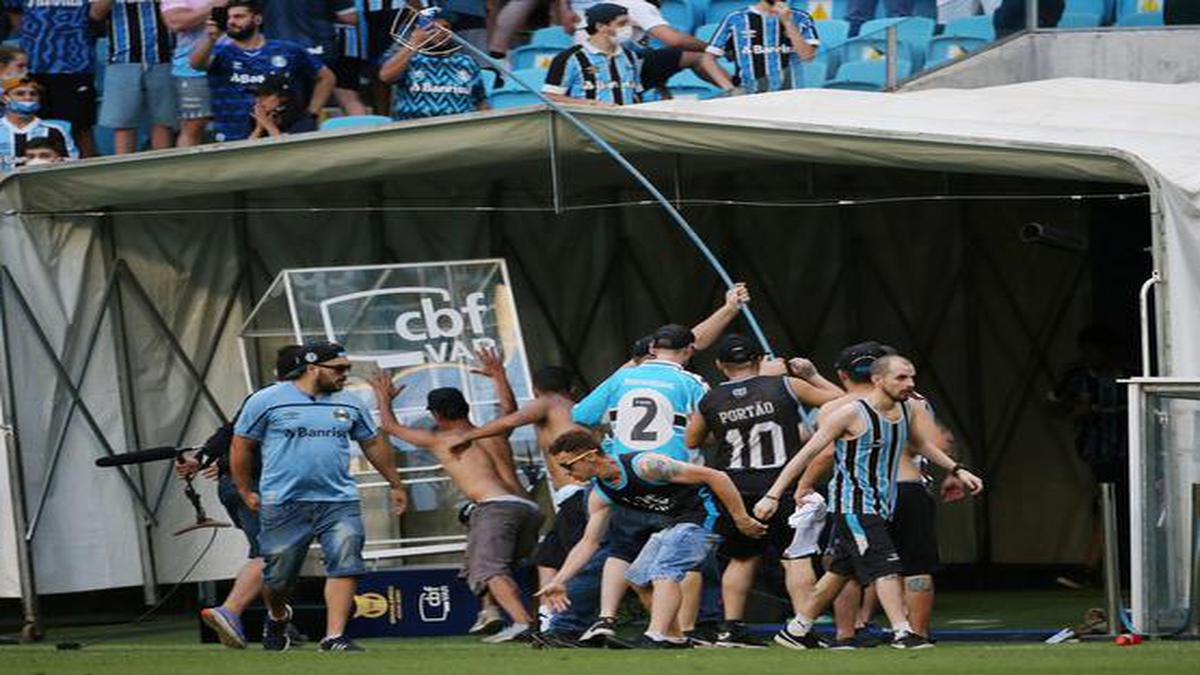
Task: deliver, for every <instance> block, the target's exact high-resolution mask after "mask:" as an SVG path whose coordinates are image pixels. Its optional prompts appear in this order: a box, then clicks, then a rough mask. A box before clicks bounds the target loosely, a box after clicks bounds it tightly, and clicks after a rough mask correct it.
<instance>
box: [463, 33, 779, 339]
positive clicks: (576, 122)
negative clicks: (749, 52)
mask: <svg viewBox="0 0 1200 675" xmlns="http://www.w3.org/2000/svg"><path fill="white" fill-rule="evenodd" d="M446 33H447V34H448V35H450V37H451V39H453V40H454V41H455V42H456V43H457V44H458V45H459V46H461V47H462V48H463V49H466V50H467V51H468V52H470V53H471V54H473V55H475V57H476V58H479V59H482V60H484V61H485V62H487V63H489V64H491V66H492V67H493V68H495V69H496V70H497V71H499V72H501V73H503V74H504V76H505V77H510V78H512V80H513V81H514V82H516V83H517V84H519V85H521V86H522V87H524V88H525V89H526V90H527V91H529V92H530V93H531V94H533V95H534V96H536V97H538V99H539V100H541V102H542V103H545V104H546V105H547V106H549V107H550V109H551V110H553V111H554V112H556V113H558V114H559V115H561V116H562V117H563V119H565V120H567V121H568V122H570V123H571V125H572V126H574V127H575V128H576V129H578V130H579V131H580V132H581V133H582V134H583V135H584V136H587V137H588V138H589V139H591V141H592V142H593V143H595V144H596V146H597V147H599V148H600V149H601V150H603V151H604V152H605V154H607V155H608V156H609V157H611V158H612V159H613V161H615V162H616V163H617V164H618V165H620V166H621V168H622V169H625V171H626V173H628V174H629V175H630V176H633V178H634V180H636V181H637V182H638V183H640V184H641V185H642V187H644V188H645V189H646V191H647V192H649V193H650V195H651V196H652V197H654V199H655V201H657V202H658V203H659V204H660V205H661V206H662V207H663V210H665V211H666V212H667V214H668V215H669V216H671V219H672V220H674V221H675V224H676V225H678V226H679V228H680V229H681V230H683V233H684V234H685V235H687V237H688V239H690V240H691V241H692V244H694V245H695V246H696V248H697V249H699V250H700V253H701V255H703V256H704V258H705V259H706V260H707V261H708V264H709V265H711V266H712V268H713V269H714V270H715V271H716V273H717V276H718V277H720V278H721V282H722V283H724V284H725V287H726V288H727V289H732V288H733V278H732V277H730V276H729V273H728V272H726V271H725V267H724V266H722V265H721V261H720V260H717V256H716V255H714V254H713V252H712V250H710V249H709V248H708V245H707V244H705V243H704V240H703V239H701V238H700V235H698V234H696V231H695V230H694V229H692V226H691V225H690V224H689V223H688V221H687V220H686V219H684V217H683V215H682V214H681V213H679V211H678V210H677V209H676V208H675V207H674V206H671V202H669V201H667V198H666V197H664V196H663V194H662V193H661V192H659V191H658V188H656V187H654V184H653V183H651V182H650V180H649V179H648V178H646V176H645V175H643V174H642V172H641V171H638V170H637V168H636V167H634V166H633V164H630V163H629V160H627V159H625V157H624V156H623V155H622V154H621V153H620V152H617V150H616V148H614V147H612V146H611V145H609V144H608V142H607V141H605V140H604V139H603V138H601V137H600V135H599V134H597V133H596V132H595V131H593V130H592V128H591V127H589V126H588V125H587V124H585V123H584V122H583V121H581V120H580V119H579V118H578V117H575V115H573V114H572V113H570V112H569V111H568V110H567V109H566V108H564V107H563V106H561V105H559V104H557V103H555V102H554V101H552V100H551V99H550V98H549V97H547V96H546V95H545V94H543V93H542V92H541V91H540V90H538V88H536V87H531V86H529V83H528V82H525V81H524V80H522V79H521V78H520V77H517V75H516V73H514V72H513V71H512V70H511V69H509V67H508V66H506V65H504V64H503V63H501V62H500V61H497V60H496V59H494V58H492V57H491V55H489V54H487V53H486V52H484V51H483V50H481V49H479V48H478V47H476V46H475V45H473V44H471V43H469V42H467V41H466V40H464V39H462V38H461V37H459V36H458V35H457V34H455V33H454V32H453V31H446ZM741 312H742V314H743V315H744V316H745V317H746V322H747V323H749V324H750V330H752V331H753V332H754V337H755V338H757V339H758V342H759V344H761V345H762V348H763V351H765V352H766V353H767V356H770V357H774V356H775V353H774V351H772V350H771V345H770V344H769V343H768V342H767V336H766V335H765V334H763V331H762V328H761V327H760V326H759V325H758V320H757V319H756V318H755V317H754V312H753V311H751V309H750V307H749V306H748V305H742V306H741Z"/></svg>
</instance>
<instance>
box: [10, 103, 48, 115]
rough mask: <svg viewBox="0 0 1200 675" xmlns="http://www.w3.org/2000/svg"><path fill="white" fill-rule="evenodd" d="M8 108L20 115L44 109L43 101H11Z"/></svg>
mask: <svg viewBox="0 0 1200 675" xmlns="http://www.w3.org/2000/svg"><path fill="white" fill-rule="evenodd" d="M8 109H9V110H11V111H13V112H15V113H17V114H18V115H32V114H34V113H36V112H37V111H39V110H41V109H42V103H41V101H9V102H8Z"/></svg>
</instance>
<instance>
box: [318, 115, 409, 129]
mask: <svg viewBox="0 0 1200 675" xmlns="http://www.w3.org/2000/svg"><path fill="white" fill-rule="evenodd" d="M391 121H392V118H390V117H384V116H383V115H346V116H344V117H330V118H329V119H327V120H325V121H324V122H321V131H333V130H334V129H353V128H358V127H377V126H379V125H380V124H387V123H389V122H391Z"/></svg>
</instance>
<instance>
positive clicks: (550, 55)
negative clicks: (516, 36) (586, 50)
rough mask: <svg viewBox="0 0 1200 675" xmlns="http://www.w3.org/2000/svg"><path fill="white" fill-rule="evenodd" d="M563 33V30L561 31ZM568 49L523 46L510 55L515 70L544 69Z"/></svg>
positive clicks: (546, 46) (549, 46)
mask: <svg viewBox="0 0 1200 675" xmlns="http://www.w3.org/2000/svg"><path fill="white" fill-rule="evenodd" d="M559 32H560V33H561V32H562V31H561V30H560V31H559ZM570 46H571V45H567V46H566V47H556V46H551V45H534V44H528V45H522V46H520V47H517V48H516V49H514V50H512V51H511V52H510V53H509V59H510V62H511V63H512V67H513V70H524V69H526V68H542V69H546V68H549V67H550V62H551V61H553V60H554V57H555V56H558V53H559V52H561V51H562V50H564V49H567V48H568V47H570Z"/></svg>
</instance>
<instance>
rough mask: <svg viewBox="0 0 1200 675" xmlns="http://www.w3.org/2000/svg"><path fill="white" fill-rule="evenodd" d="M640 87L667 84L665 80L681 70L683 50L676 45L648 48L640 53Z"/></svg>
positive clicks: (655, 86) (649, 87) (655, 87)
mask: <svg viewBox="0 0 1200 675" xmlns="http://www.w3.org/2000/svg"><path fill="white" fill-rule="evenodd" d="M641 57H642V73H641V74H642V87H643V88H645V89H657V88H659V87H665V86H667V80H669V79H671V76H672V75H674V74H675V73H678V72H679V71H681V70H683V65H682V64H683V50H682V49H679V48H678V47H667V48H664V49H648V50H646V51H644V52H642V53H641Z"/></svg>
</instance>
